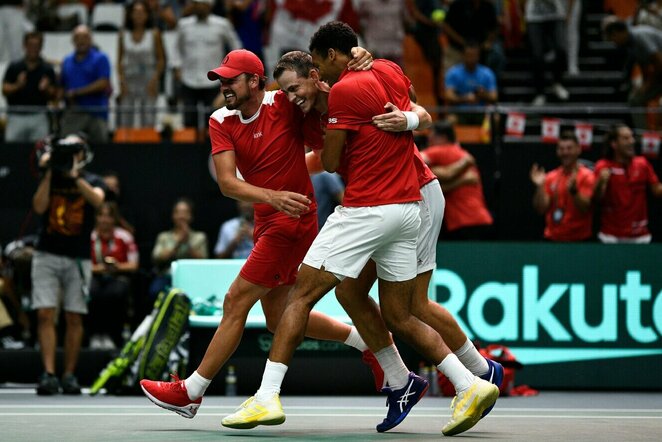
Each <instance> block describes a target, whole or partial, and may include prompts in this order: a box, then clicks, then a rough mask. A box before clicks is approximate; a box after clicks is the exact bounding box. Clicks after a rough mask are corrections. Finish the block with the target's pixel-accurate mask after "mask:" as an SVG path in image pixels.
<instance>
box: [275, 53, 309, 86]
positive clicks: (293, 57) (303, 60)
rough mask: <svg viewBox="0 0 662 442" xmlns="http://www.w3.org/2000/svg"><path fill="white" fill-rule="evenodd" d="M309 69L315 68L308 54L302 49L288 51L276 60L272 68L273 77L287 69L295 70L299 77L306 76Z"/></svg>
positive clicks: (278, 75)
mask: <svg viewBox="0 0 662 442" xmlns="http://www.w3.org/2000/svg"><path fill="white" fill-rule="evenodd" d="M311 69H315V65H314V64H313V57H311V56H310V54H308V53H307V52H303V51H290V52H288V53H287V54H284V55H283V56H282V57H280V60H278V64H276V67H275V68H274V78H276V79H277V78H278V77H280V76H281V75H283V72H285V71H288V70H289V71H294V72H296V73H297V75H298V76H299V77H303V78H308V74H309V73H310V70H311Z"/></svg>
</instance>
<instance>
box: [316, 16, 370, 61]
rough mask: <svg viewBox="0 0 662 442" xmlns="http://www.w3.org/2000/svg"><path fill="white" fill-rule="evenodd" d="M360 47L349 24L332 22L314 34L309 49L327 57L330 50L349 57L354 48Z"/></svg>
mask: <svg viewBox="0 0 662 442" xmlns="http://www.w3.org/2000/svg"><path fill="white" fill-rule="evenodd" d="M358 45H359V43H358V38H357V37H356V33H355V32H354V30H352V28H351V27H350V26H349V25H348V24H347V23H343V22H341V21H332V22H329V23H327V24H325V25H323V26H321V27H320V28H319V29H318V30H317V32H315V34H313V36H312V37H311V39H310V45H309V48H308V49H309V50H310V52H317V53H318V54H320V55H324V56H325V57H326V54H327V53H328V52H329V49H335V50H336V51H338V52H342V53H343V54H345V55H349V54H350V52H351V50H352V48H353V47H355V46H358Z"/></svg>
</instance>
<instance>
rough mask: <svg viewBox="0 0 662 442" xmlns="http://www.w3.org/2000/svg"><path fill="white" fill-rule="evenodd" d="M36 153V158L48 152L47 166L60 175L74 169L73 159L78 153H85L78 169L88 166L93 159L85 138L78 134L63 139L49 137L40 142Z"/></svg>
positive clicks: (78, 164)
mask: <svg viewBox="0 0 662 442" xmlns="http://www.w3.org/2000/svg"><path fill="white" fill-rule="evenodd" d="M38 151H39V152H38V157H41V155H43V154H44V153H47V152H48V153H49V154H50V158H49V160H48V164H47V166H48V167H49V168H51V169H52V170H54V171H56V172H58V173H61V174H66V173H68V172H69V171H71V169H72V168H73V167H74V157H75V156H76V155H77V154H78V153H79V152H81V151H83V152H85V155H84V157H83V158H82V159H80V160H79V161H78V163H77V166H78V167H79V168H82V167H83V166H85V165H86V164H88V163H89V162H90V161H92V158H93V155H92V151H91V150H90V147H89V145H88V144H87V142H86V141H85V138H84V137H82V136H80V135H78V134H72V135H67V136H66V137H63V138H56V137H52V136H49V137H47V138H46V139H44V140H43V141H42V145H41V146H38Z"/></svg>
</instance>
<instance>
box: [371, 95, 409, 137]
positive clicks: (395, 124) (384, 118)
mask: <svg viewBox="0 0 662 442" xmlns="http://www.w3.org/2000/svg"><path fill="white" fill-rule="evenodd" d="M384 110H385V111H386V112H385V113H383V114H379V115H376V116H374V117H372V124H374V125H375V126H376V127H377V128H378V129H381V130H383V131H386V132H402V131H404V130H407V118H406V117H405V114H403V113H402V111H401V110H400V109H398V108H397V106H395V105H394V104H393V103H391V102H388V103H386V104H385V105H384Z"/></svg>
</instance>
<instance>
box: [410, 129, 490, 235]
mask: <svg viewBox="0 0 662 442" xmlns="http://www.w3.org/2000/svg"><path fill="white" fill-rule="evenodd" d="M421 155H422V156H423V159H424V160H425V162H426V163H427V164H428V166H430V169H431V170H432V172H433V173H434V174H435V175H436V176H437V178H438V179H439V183H440V184H441V188H442V190H443V191H444V195H445V198H446V211H445V213H444V227H443V228H442V236H443V238H444V239H449V240H469V239H473V240H479V239H488V238H490V237H491V233H492V232H491V231H492V223H493V219H492V215H490V212H489V211H488V210H487V205H486V204H485V197H484V196H483V186H482V183H481V179H480V172H479V171H478V168H477V167H476V161H475V159H474V157H473V156H472V155H471V154H470V153H469V152H467V151H466V150H464V149H463V148H462V147H461V146H460V144H459V143H458V142H457V141H456V138H455V130H454V129H453V126H452V125H451V124H449V123H448V122H443V121H442V122H437V123H435V125H434V133H433V134H432V137H431V140H430V147H428V148H427V149H425V150H424V151H422V152H421Z"/></svg>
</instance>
